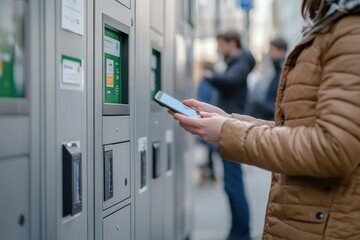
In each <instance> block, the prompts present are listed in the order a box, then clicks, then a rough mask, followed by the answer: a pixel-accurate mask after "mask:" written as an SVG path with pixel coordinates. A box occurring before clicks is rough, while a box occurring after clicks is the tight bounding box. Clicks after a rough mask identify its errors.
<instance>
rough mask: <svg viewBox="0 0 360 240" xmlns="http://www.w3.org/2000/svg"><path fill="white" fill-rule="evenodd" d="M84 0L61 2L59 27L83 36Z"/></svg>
mask: <svg viewBox="0 0 360 240" xmlns="http://www.w3.org/2000/svg"><path fill="white" fill-rule="evenodd" d="M84 7H85V6H84V0H62V5H61V27H62V28H63V29H66V30H69V31H71V32H74V33H77V34H80V35H84V11H85V10H84Z"/></svg>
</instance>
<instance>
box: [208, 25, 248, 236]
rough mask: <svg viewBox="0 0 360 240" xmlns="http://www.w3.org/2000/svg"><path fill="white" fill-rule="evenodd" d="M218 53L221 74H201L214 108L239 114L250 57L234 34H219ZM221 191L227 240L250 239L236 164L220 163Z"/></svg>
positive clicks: (238, 166) (242, 103)
mask: <svg viewBox="0 0 360 240" xmlns="http://www.w3.org/2000/svg"><path fill="white" fill-rule="evenodd" d="M216 39H217V43H218V52H219V54H220V55H222V56H223V57H224V60H225V62H226V64H227V69H226V71H225V72H224V73H216V72H212V71H204V78H205V79H206V80H207V81H208V82H209V83H210V84H211V85H212V86H213V87H214V88H215V89H217V91H218V97H217V101H216V105H217V106H218V107H220V108H222V109H225V111H229V112H236V113H243V111H244V108H245V101H244V100H245V99H246V97H247V81H246V80H247V76H248V74H249V73H250V72H251V70H252V69H253V68H254V66H255V59H254V57H253V56H252V54H251V53H250V52H249V51H247V50H245V49H244V48H242V45H241V39H240V34H239V33H238V32H236V31H227V32H224V33H219V34H218V35H217V37H216ZM223 166H224V189H225V192H226V194H227V196H228V199H229V204H230V210H231V218H232V221H231V222H232V226H231V229H230V233H229V236H228V239H250V236H249V231H250V230H249V228H250V227H249V206H248V202H247V199H246V195H245V188H244V183H243V177H242V169H241V165H240V164H239V163H234V162H229V161H226V160H225V159H223Z"/></svg>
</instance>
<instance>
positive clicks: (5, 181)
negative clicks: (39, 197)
mask: <svg viewBox="0 0 360 240" xmlns="http://www.w3.org/2000/svg"><path fill="white" fill-rule="evenodd" d="M28 169H29V158H28V156H21V157H13V158H8V159H6V160H1V159H0V193H1V197H0V233H1V239H2V240H13V239H16V240H26V239H29V233H30V217H29V214H30V211H29V203H28V200H29V194H30V193H29V178H30V176H29V170H28Z"/></svg>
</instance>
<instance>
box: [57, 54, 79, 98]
mask: <svg viewBox="0 0 360 240" xmlns="http://www.w3.org/2000/svg"><path fill="white" fill-rule="evenodd" d="M60 87H61V88H62V89H68V90H78V91H83V90H84V74H83V67H82V60H81V59H78V58H74V57H69V56H65V55H62V56H61V81H60Z"/></svg>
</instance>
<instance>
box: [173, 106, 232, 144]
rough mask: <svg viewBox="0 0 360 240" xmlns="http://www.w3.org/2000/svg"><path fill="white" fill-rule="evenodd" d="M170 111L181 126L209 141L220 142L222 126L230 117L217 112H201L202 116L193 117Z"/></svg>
mask: <svg viewBox="0 0 360 240" xmlns="http://www.w3.org/2000/svg"><path fill="white" fill-rule="evenodd" d="M168 112H169V114H171V115H172V116H173V117H174V119H175V120H178V121H179V122H180V127H182V128H183V129H185V130H186V131H188V132H190V133H191V134H193V135H198V136H199V137H201V138H202V139H203V140H205V141H207V142H209V143H219V141H220V134H221V128H222V126H223V124H224V122H225V121H226V120H227V119H228V118H227V117H224V116H221V115H219V114H217V113H207V112H200V115H201V117H202V118H192V117H187V116H185V115H183V114H180V113H174V112H172V111H170V110H169V111H168Z"/></svg>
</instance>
